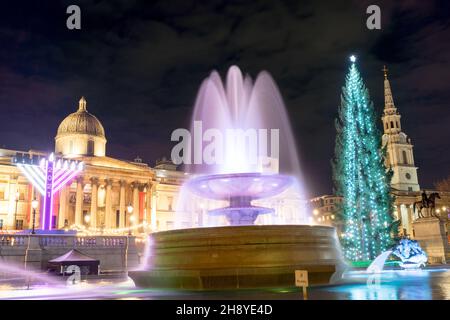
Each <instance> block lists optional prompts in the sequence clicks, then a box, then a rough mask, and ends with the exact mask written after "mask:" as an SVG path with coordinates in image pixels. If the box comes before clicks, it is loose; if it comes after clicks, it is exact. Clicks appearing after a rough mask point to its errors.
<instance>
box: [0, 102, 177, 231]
mask: <svg viewBox="0 0 450 320" xmlns="http://www.w3.org/2000/svg"><path fill="white" fill-rule="evenodd" d="M106 142H107V140H106V135H105V130H104V128H103V126H102V124H101V123H100V121H99V120H98V119H97V118H96V117H95V116H94V115H92V114H91V113H89V112H88V110H87V102H86V99H84V98H81V99H80V101H79V106H78V110H77V111H76V112H74V113H72V114H70V115H68V116H67V117H66V118H65V119H64V120H63V121H62V122H61V124H60V125H59V127H58V131H57V134H56V137H55V155H56V156H57V157H63V158H70V159H76V160H79V161H83V163H84V170H83V171H82V173H81V174H80V175H79V176H78V177H77V178H76V179H74V181H72V182H71V183H70V184H68V185H66V186H65V187H63V188H62V189H61V191H60V192H59V193H58V194H57V195H56V197H55V200H54V210H53V215H54V221H53V225H54V227H56V228H83V227H84V228H87V229H88V230H93V232H95V231H98V232H107V231H112V230H116V231H117V230H119V231H123V232H124V233H125V232H127V230H128V229H129V228H130V227H131V228H133V232H144V231H145V232H151V231H160V230H167V229H170V228H171V226H172V224H173V221H172V220H173V219H174V216H175V215H174V211H175V205H174V203H175V202H176V201H177V197H178V193H179V188H180V186H181V184H182V183H183V181H184V179H185V177H186V175H185V174H184V173H182V172H180V171H177V170H176V167H175V166H174V165H172V164H171V163H170V162H168V161H162V162H159V163H157V165H156V166H155V167H154V168H152V167H149V166H148V165H147V164H145V163H143V162H142V160H141V159H139V158H137V159H135V160H134V161H126V160H120V159H114V158H111V157H108V156H107V155H106ZM17 153H23V152H21V151H16V150H3V149H2V150H0V228H1V229H10V230H11V229H24V228H30V227H31V220H32V219H31V215H32V208H31V201H32V200H33V199H34V198H36V199H37V200H38V201H40V197H39V196H38V194H37V193H36V192H35V191H34V190H33V186H32V185H31V184H30V183H29V181H28V180H27V179H26V178H25V177H24V176H23V175H22V174H21V173H20V171H19V170H18V169H17V167H16V166H15V165H13V164H12V161H11V160H12V157H14V156H15V155H16V154H17ZM26 153H27V154H28V153H29V154H31V155H34V154H36V155H39V156H48V154H46V153H43V152H36V151H33V150H30V151H29V152H26ZM39 207H40V206H39ZM39 220H40V219H39V208H38V210H37V218H36V222H37V223H38V221H39Z"/></svg>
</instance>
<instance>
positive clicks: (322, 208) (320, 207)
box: [310, 195, 342, 232]
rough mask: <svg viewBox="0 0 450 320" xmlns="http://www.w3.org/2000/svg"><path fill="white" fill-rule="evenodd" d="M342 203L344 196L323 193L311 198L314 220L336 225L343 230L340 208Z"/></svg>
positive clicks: (314, 221) (339, 229) (319, 222)
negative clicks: (339, 214)
mask: <svg viewBox="0 0 450 320" xmlns="http://www.w3.org/2000/svg"><path fill="white" fill-rule="evenodd" d="M341 203H342V197H338V196H334V195H323V196H319V197H316V198H313V199H311V200H310V207H311V209H312V216H311V218H312V222H313V223H317V224H322V225H329V226H335V227H337V228H338V232H340V231H341V229H342V228H341V225H340V223H341V222H340V220H339V219H338V209H339V206H340V204H341Z"/></svg>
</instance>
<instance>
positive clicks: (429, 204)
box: [413, 190, 441, 218]
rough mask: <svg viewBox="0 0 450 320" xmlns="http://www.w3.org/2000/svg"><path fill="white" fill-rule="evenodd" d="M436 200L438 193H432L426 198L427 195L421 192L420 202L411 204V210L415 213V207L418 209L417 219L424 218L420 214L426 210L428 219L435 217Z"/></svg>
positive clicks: (438, 197)
mask: <svg viewBox="0 0 450 320" xmlns="http://www.w3.org/2000/svg"><path fill="white" fill-rule="evenodd" d="M436 198H437V199H440V198H441V197H440V196H439V193H437V192H432V193H430V195H429V196H427V193H426V192H425V190H424V191H422V200H420V201H416V202H414V204H413V210H414V212H416V206H417V208H418V213H419V218H424V217H425V216H424V215H423V214H422V209H423V208H427V209H428V210H427V212H428V213H427V215H426V216H430V217H437V216H436ZM437 218H438V217H437Z"/></svg>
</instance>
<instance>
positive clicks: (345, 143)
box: [333, 56, 393, 261]
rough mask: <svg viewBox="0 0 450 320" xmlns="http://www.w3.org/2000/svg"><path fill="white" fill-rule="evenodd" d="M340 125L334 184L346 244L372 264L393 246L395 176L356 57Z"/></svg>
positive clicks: (349, 252) (348, 252)
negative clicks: (392, 181) (389, 167)
mask: <svg viewBox="0 0 450 320" xmlns="http://www.w3.org/2000/svg"><path fill="white" fill-rule="evenodd" d="M350 60H351V62H352V63H351V66H350V69H349V72H348V74H347V76H346V81H345V87H344V88H343V89H342V96H341V106H340V108H339V116H338V119H337V120H336V131H337V134H336V146H335V158H334V160H333V178H334V183H335V187H336V193H337V194H338V195H340V196H342V197H343V198H344V201H343V203H342V206H341V208H340V210H341V213H340V216H341V217H342V219H343V220H344V233H343V235H342V236H341V243H342V247H343V249H344V254H345V257H346V258H347V259H349V260H351V261H364V260H372V259H374V258H375V257H376V256H378V255H379V254H380V253H382V252H383V251H385V250H387V249H388V248H389V247H390V246H391V245H392V238H391V229H392V227H393V216H392V203H393V198H392V196H391V195H390V187H389V185H390V179H391V172H390V171H388V170H387V169H386V167H385V165H384V157H383V150H382V149H381V134H380V132H379V130H378V128H377V126H376V117H375V112H374V108H373V103H372V102H371V101H370V97H369V92H368V90H367V88H366V87H365V85H364V83H363V80H362V78H361V75H360V73H359V71H358V69H357V67H356V64H355V62H356V58H355V57H354V56H352V57H351V59H350Z"/></svg>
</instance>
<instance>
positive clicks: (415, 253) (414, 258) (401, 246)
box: [366, 238, 428, 273]
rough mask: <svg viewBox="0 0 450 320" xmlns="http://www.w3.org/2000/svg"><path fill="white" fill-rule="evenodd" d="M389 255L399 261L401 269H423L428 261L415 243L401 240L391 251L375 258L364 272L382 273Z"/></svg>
mask: <svg viewBox="0 0 450 320" xmlns="http://www.w3.org/2000/svg"><path fill="white" fill-rule="evenodd" d="M391 254H393V255H395V256H396V257H398V258H399V259H400V264H399V265H400V267H401V268H402V269H420V268H422V267H425V266H426V263H427V261H428V257H427V254H426V253H425V251H423V249H422V248H421V247H420V245H419V243H418V242H417V241H415V240H411V239H408V238H403V239H401V240H400V241H399V243H398V244H397V245H396V246H395V247H394V248H393V249H392V250H387V251H385V252H383V253H381V254H380V255H379V256H378V257H376V258H375V260H373V262H372V263H371V264H370V266H369V267H368V268H367V271H366V272H367V273H378V272H381V271H383V268H384V264H385V263H386V260H387V259H388V258H389V256H390V255H391Z"/></svg>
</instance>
